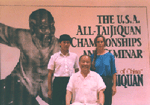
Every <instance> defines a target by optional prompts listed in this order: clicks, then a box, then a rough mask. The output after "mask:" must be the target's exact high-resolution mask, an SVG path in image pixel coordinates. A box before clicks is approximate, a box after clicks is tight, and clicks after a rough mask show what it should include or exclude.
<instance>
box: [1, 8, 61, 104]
mask: <svg viewBox="0 0 150 105" xmlns="http://www.w3.org/2000/svg"><path fill="white" fill-rule="evenodd" d="M29 26H30V29H29V30H28V29H16V28H13V27H10V26H6V25H4V24H2V23H0V43H2V44H5V45H8V46H11V47H16V48H18V49H20V59H19V62H18V64H17V65H16V67H15V68H14V70H13V71H12V73H11V74H10V75H9V76H7V77H6V79H5V80H1V81H0V88H1V89H0V105H9V104H13V105H36V104H38V102H37V101H36V100H35V97H36V96H40V97H41V98H42V99H43V100H45V101H47V102H48V94H47V93H48V84H47V82H48V81H47V80H48V79H47V78H48V69H47V64H48V61H49V59H50V57H51V55H53V54H54V53H55V52H58V51H59V49H60V47H59V43H58V39H57V38H56V37H55V36H54V33H55V26H54V18H53V16H52V15H51V13H50V12H49V11H47V10H45V9H38V10H36V11H33V12H32V14H31V15H30V16H29ZM8 66H9V64H8Z"/></svg>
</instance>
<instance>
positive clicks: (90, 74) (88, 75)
mask: <svg viewBox="0 0 150 105" xmlns="http://www.w3.org/2000/svg"><path fill="white" fill-rule="evenodd" d="M78 73H79V75H78V76H79V77H83V76H82V74H81V70H80V71H79V72H78ZM91 76H93V75H92V73H91V70H90V72H89V73H88V74H87V76H86V78H87V77H91Z"/></svg>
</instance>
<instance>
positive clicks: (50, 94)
mask: <svg viewBox="0 0 150 105" xmlns="http://www.w3.org/2000/svg"><path fill="white" fill-rule="evenodd" d="M48 98H50V99H52V90H49V91H48Z"/></svg>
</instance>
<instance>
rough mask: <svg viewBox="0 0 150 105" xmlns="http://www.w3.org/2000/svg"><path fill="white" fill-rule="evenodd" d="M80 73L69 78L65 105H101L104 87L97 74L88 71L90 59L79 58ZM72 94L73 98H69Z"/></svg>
mask: <svg viewBox="0 0 150 105" xmlns="http://www.w3.org/2000/svg"><path fill="white" fill-rule="evenodd" d="M79 66H80V69H81V70H80V71H79V72H77V73H75V74H73V75H72V76H71V77H70V80H69V83H68V85H67V94H66V105H70V102H71V99H72V102H73V104H72V105H103V104H104V93H103V91H104V90H105V88H106V86H105V84H104V82H103V80H102V78H101V77H100V76H99V74H97V73H95V72H93V71H90V66H91V58H90V57H89V56H88V55H82V56H81V57H80V58H79ZM72 94H73V97H71V96H72Z"/></svg>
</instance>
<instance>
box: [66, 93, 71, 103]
mask: <svg viewBox="0 0 150 105" xmlns="http://www.w3.org/2000/svg"><path fill="white" fill-rule="evenodd" d="M71 96H72V92H71V91H69V90H67V93H66V105H70V101H71Z"/></svg>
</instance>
